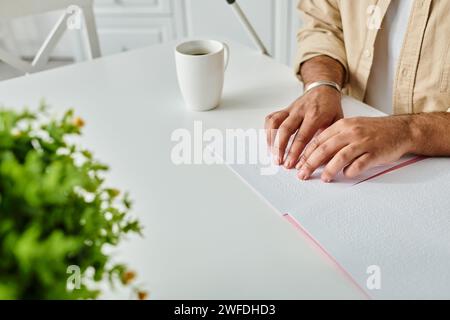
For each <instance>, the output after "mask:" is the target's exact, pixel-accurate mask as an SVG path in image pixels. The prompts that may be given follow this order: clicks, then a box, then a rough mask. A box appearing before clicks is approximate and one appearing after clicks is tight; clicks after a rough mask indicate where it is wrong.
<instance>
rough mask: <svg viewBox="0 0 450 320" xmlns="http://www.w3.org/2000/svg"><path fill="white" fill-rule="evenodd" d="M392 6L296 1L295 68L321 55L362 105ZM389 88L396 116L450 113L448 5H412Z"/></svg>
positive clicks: (427, 1)
mask: <svg viewBox="0 0 450 320" xmlns="http://www.w3.org/2000/svg"><path fill="white" fill-rule="evenodd" d="M391 1H396V0H300V2H299V5H298V9H299V10H300V12H301V14H302V21H303V27H302V28H301V30H300V31H299V33H298V37H297V39H298V47H299V50H298V54H297V58H296V63H295V65H296V67H297V70H298V67H299V66H300V65H301V63H303V62H305V61H307V60H309V59H311V58H313V57H316V56H320V55H327V56H329V57H332V58H334V59H336V60H338V61H339V62H341V64H342V65H343V66H344V67H345V69H346V72H347V80H346V90H347V93H348V94H349V95H351V96H353V97H355V98H356V99H358V100H361V101H364V98H365V95H366V89H367V84H368V79H369V75H370V73H371V72H377V70H371V69H372V64H373V58H374V46H375V40H376V37H377V34H378V31H379V27H380V26H381V22H382V19H383V17H384V16H385V14H386V12H387V9H388V7H389V4H390V2H391ZM412 1H414V4H413V5H412V11H411V16H410V19H409V25H408V29H407V32H406V36H405V40H404V42H403V47H402V50H401V54H400V57H399V60H398V64H397V72H396V78H395V80H394V88H393V93H394V94H393V101H392V103H393V108H394V113H395V114H405V113H418V112H434V111H448V110H449V108H450V1H449V0H412Z"/></svg>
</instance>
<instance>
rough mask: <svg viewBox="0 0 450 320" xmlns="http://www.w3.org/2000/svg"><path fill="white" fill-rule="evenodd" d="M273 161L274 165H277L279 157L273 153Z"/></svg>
mask: <svg viewBox="0 0 450 320" xmlns="http://www.w3.org/2000/svg"><path fill="white" fill-rule="evenodd" d="M272 158H273V162H274V163H275V165H277V166H279V165H280V158H278V156H276V155H273V157H272Z"/></svg>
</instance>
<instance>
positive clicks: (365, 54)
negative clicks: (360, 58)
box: [364, 49, 372, 58]
mask: <svg viewBox="0 0 450 320" xmlns="http://www.w3.org/2000/svg"><path fill="white" fill-rule="evenodd" d="M364 56H365V57H366V58H370V57H372V51H370V50H369V49H366V50H364Z"/></svg>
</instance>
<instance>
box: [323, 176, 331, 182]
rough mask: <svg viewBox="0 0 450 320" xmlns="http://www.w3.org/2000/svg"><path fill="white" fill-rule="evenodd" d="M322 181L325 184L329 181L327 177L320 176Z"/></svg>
mask: <svg viewBox="0 0 450 320" xmlns="http://www.w3.org/2000/svg"><path fill="white" fill-rule="evenodd" d="M322 181H323V182H325V183H330V182H331V179H330V177H328V176H322Z"/></svg>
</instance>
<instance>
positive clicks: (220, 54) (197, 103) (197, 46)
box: [175, 40, 230, 111]
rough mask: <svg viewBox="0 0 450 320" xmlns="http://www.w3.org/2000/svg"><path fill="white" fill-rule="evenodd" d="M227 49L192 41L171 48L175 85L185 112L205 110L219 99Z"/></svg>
mask: <svg viewBox="0 0 450 320" xmlns="http://www.w3.org/2000/svg"><path fill="white" fill-rule="evenodd" d="M229 56H230V53H229V49H228V46H227V45H226V44H224V43H222V42H219V41H215V40H194V41H188V42H184V43H181V44H179V45H178V46H177V47H176V48H175V60H176V66H177V75H178V84H179V86H180V90H181V93H182V95H183V98H184V101H185V103H186V105H187V107H188V109H190V110H193V111H208V110H212V109H214V108H216V107H217V106H218V105H219V103H220V100H221V97H222V90H223V83H224V77H225V70H226V68H227V65H228V60H229Z"/></svg>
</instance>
